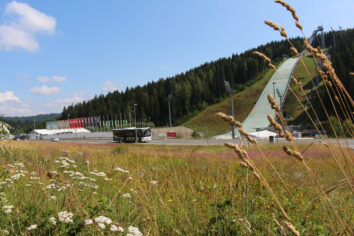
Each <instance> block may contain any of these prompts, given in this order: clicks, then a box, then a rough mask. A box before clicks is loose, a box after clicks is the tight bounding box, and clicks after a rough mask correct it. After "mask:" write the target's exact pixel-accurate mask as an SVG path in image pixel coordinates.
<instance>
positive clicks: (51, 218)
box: [49, 217, 57, 225]
mask: <svg viewBox="0 0 354 236" xmlns="http://www.w3.org/2000/svg"><path fill="white" fill-rule="evenodd" d="M49 222H50V223H52V224H53V225H56V224H57V220H56V219H55V217H50V218H49Z"/></svg>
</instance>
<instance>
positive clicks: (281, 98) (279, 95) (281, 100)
mask: <svg viewBox="0 0 354 236" xmlns="http://www.w3.org/2000/svg"><path fill="white" fill-rule="evenodd" d="M276 90H277V94H278V97H279V99H280V101H279V105H280V113H281V117H282V120H281V125H282V128H283V130H285V125H284V122H283V120H284V112H283V96H282V95H281V94H280V91H279V89H276Z"/></svg>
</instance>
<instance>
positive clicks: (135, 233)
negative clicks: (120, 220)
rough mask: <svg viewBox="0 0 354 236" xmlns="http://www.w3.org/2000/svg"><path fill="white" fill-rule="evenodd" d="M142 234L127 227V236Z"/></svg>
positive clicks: (133, 228)
mask: <svg viewBox="0 0 354 236" xmlns="http://www.w3.org/2000/svg"><path fill="white" fill-rule="evenodd" d="M142 235H143V234H142V233H141V232H140V231H139V229H138V228H137V227H133V226H129V227H128V233H127V236H142Z"/></svg>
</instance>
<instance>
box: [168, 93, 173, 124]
mask: <svg viewBox="0 0 354 236" xmlns="http://www.w3.org/2000/svg"><path fill="white" fill-rule="evenodd" d="M167 99H168V116H169V120H170V127H172V120H171V94H169V95H168V97H167Z"/></svg>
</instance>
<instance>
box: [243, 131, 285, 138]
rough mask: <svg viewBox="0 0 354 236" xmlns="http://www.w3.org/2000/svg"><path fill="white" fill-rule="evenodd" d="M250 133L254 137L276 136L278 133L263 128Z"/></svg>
mask: <svg viewBox="0 0 354 236" xmlns="http://www.w3.org/2000/svg"><path fill="white" fill-rule="evenodd" d="M249 135H250V136H251V137H252V138H269V136H273V137H275V136H277V135H278V134H277V133H274V132H271V131H268V130H262V131H258V132H252V133H249Z"/></svg>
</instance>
